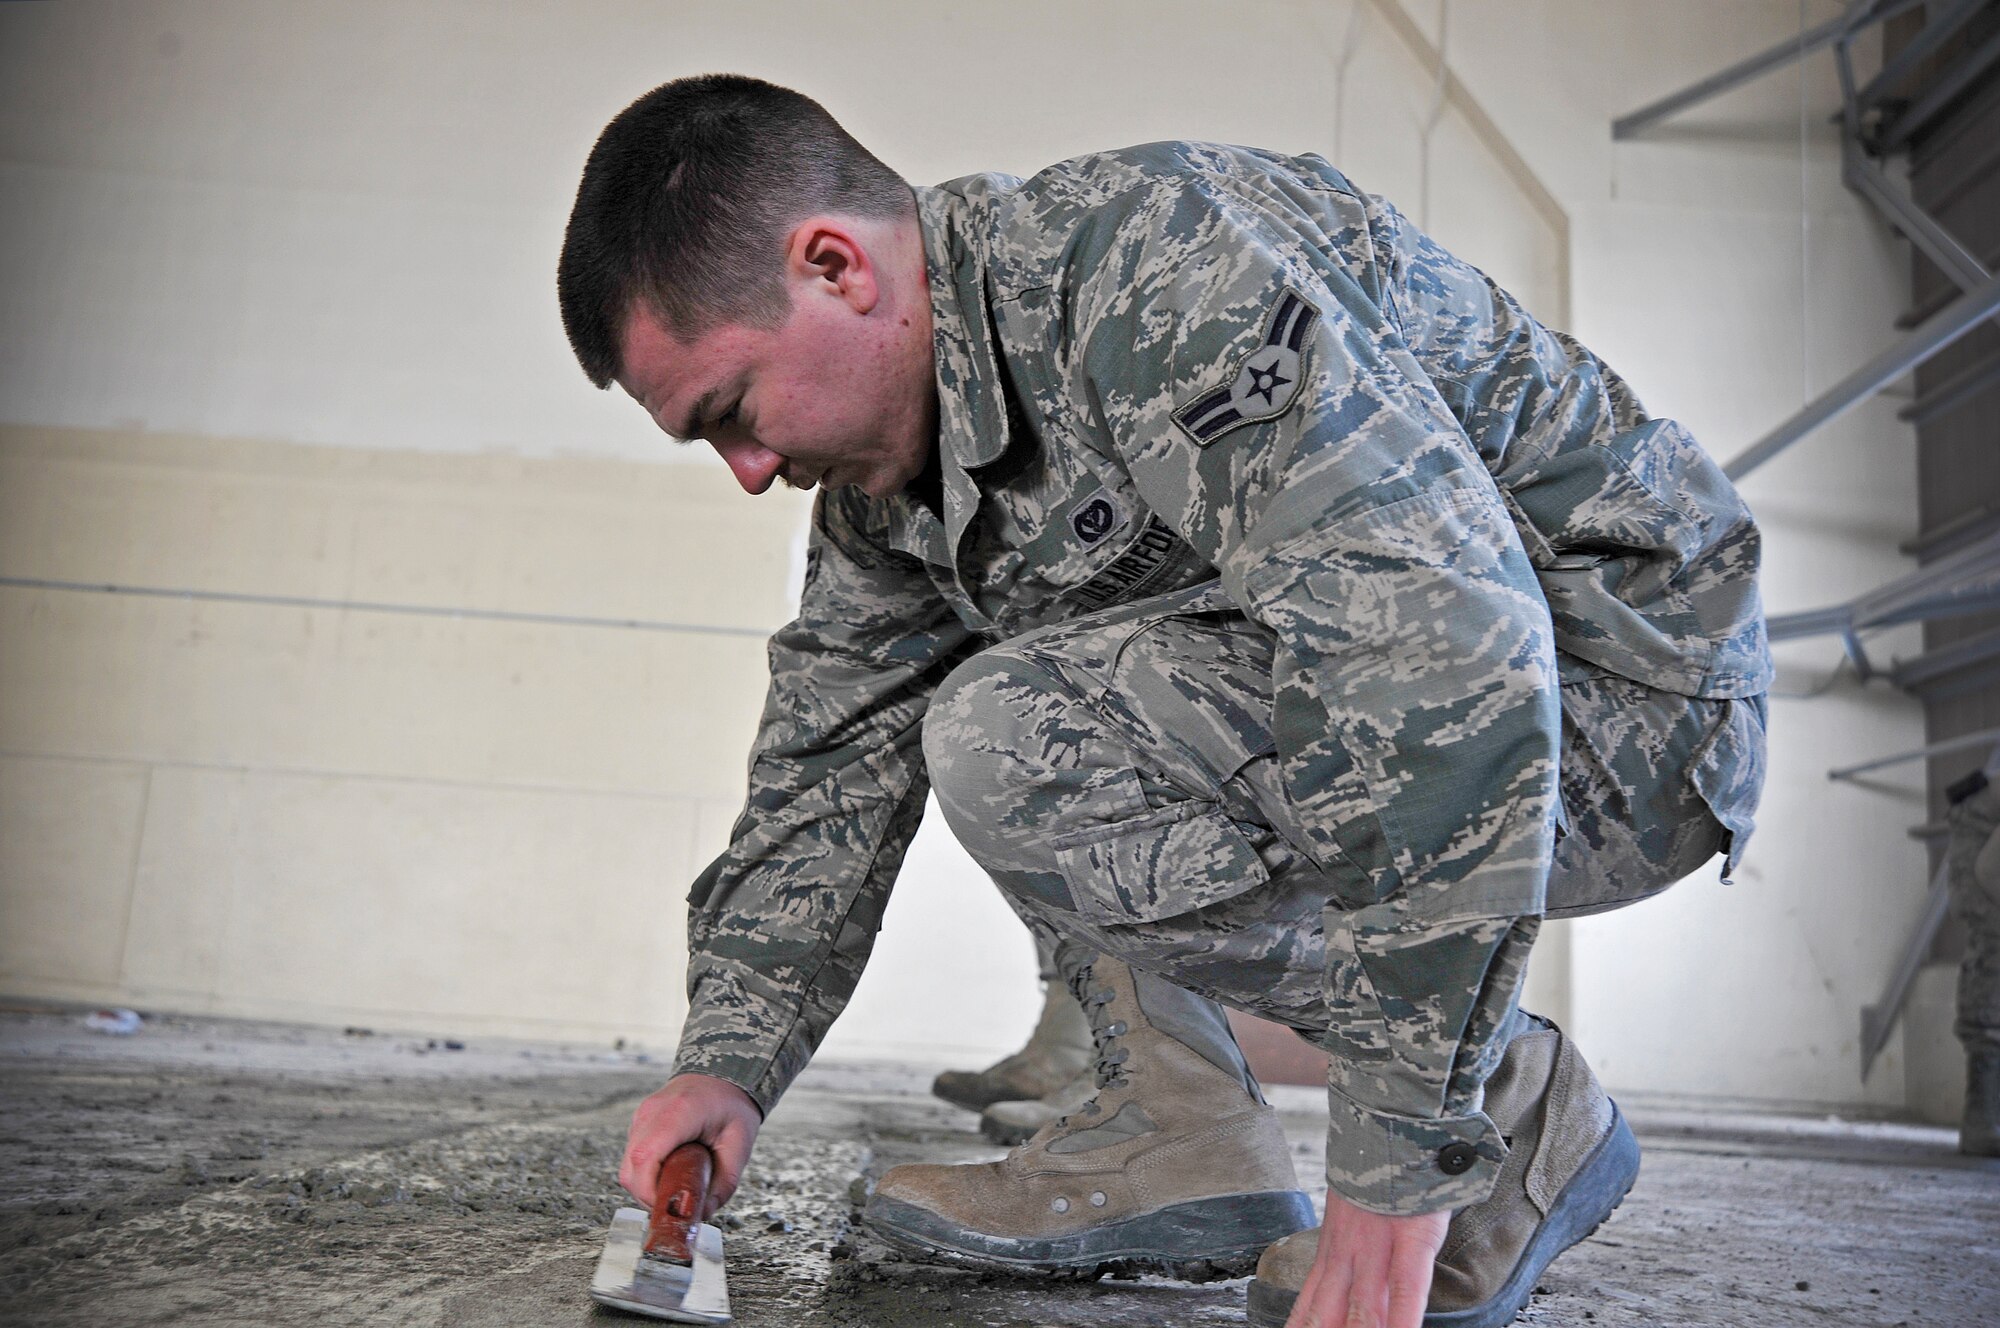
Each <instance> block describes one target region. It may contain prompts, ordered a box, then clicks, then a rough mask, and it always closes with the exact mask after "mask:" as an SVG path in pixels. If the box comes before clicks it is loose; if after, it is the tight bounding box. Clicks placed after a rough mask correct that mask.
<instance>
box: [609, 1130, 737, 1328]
mask: <svg viewBox="0 0 2000 1328" xmlns="http://www.w3.org/2000/svg"><path fill="white" fill-rule="evenodd" d="M714 1171H715V1157H714V1155H713V1154H712V1153H710V1152H709V1151H708V1149H707V1148H705V1147H703V1146H702V1145H701V1144H682V1145H681V1146H680V1147H679V1148H676V1149H675V1150H674V1151H673V1152H671V1153H669V1154H667V1160H666V1161H665V1162H663V1163H661V1164H660V1183H659V1184H658V1185H657V1186H656V1187H655V1188H654V1190H653V1196H654V1197H653V1212H652V1215H651V1216H650V1217H649V1216H648V1215H647V1214H646V1211H645V1210H644V1209H641V1208H621V1209H619V1210H618V1212H617V1213H616V1215H614V1216H613V1217H612V1219H611V1237H610V1239H608V1240H606V1241H605V1242H604V1253H603V1255H602V1256H600V1257H599V1258H598V1260H597V1275H596V1276H595V1277H593V1278H591V1279H590V1298H591V1299H592V1300H594V1301H596V1302H597V1303H598V1304H600V1305H610V1306H612V1307H614V1308H616V1309H621V1310H630V1311H631V1312H632V1313H634V1314H647V1315H651V1316H652V1317H653V1318H655V1319H671V1320H672V1321H673V1322H675V1323H728V1322H729V1285H728V1282H727V1280H726V1279H725V1278H724V1276H723V1272H722V1233H721V1232H720V1231H717V1230H716V1229H715V1228H714V1227H712V1226H709V1225H708V1224H707V1223H705V1222H703V1221H702V1220H701V1213H702V1208H703V1207H704V1206H705V1205H706V1204H707V1203H708V1181H709V1177H710V1176H711V1175H713V1174H714Z"/></svg>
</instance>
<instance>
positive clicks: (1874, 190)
mask: <svg viewBox="0 0 2000 1328" xmlns="http://www.w3.org/2000/svg"><path fill="white" fill-rule="evenodd" d="M1840 168H1841V175H1842V177H1843V178H1844V179H1845V180H1846V181H1847V186H1848V188H1850V189H1852V190H1854V191H1855V192H1856V193H1858V194H1860V195H1861V196H1862V197H1863V198H1865V199H1867V200H1868V201H1869V202H1870V203H1873V204H1874V205H1875V208H1876V210H1877V211H1879V212H1880V213H1881V214H1882V215H1883V216H1885V217H1887V218H1888V219H1889V224H1890V225H1892V226H1894V227H1895V228H1896V229H1897V230H1899V231H1901V232H1902V233H1903V235H1904V237H1905V238H1906V239H1908V240H1909V242H1910V243H1911V244H1913V245H1915V246H1916V247H1917V249H1918V250H1920V251H1921V252H1922V253H1923V255H1924V257H1926V258H1928V259H1930V260H1931V262H1933V263H1935V264H1936V265H1937V268H1938V271H1940V272H1942V273H1944V274H1945V276H1947V277H1949V278H1950V279H1951V281H1952V283H1953V284H1954V285H1956V286H1957V287H1958V288H1959V289H1960V290H1972V289H1974V288H1975V287H1977V286H1978V285H1979V284H1980V283H1981V282H1984V281H1985V280H1986V279H1987V278H1989V277H1991V276H1992V275H1993V274H1992V273H1991V272H1988V271H1987V270H1986V264H1984V263H1982V262H1980V261H1979V259H1978V257H1977V256H1976V255H1974V254H1973V252H1972V251H1971V250H1970V249H1967V248H1966V247H1965V246H1964V245H1962V244H1960V243H1959V242H1958V239H1957V237H1956V236H1954V235H1953V234H1952V233H1951V232H1950V231H1948V230H1946V229H1945V228H1944V227H1943V226H1941V225H1939V224H1938V221H1937V219H1936V218H1935V217H1933V216H1931V214H1930V213H1928V212H1926V211H1924V210H1923V209H1922V208H1920V207H1918V206H1917V205H1916V203H1914V202H1913V201H1911V200H1910V199H1909V198H1908V197H1906V196H1905V195H1904V194H1903V192H1902V191H1901V190H1899V189H1897V188H1896V187H1895V186H1894V185H1892V184H1890V183H1889V177H1888V176H1886V175H1884V174H1883V173H1882V168H1881V167H1879V166H1877V165H1876V164H1875V163H1874V162H1872V161H1870V160H1868V158H1867V157H1865V156H1863V155H1862V152H1861V145H1860V144H1858V143H1856V142H1855V141H1854V140H1853V139H1843V140H1842V141H1841V144H1840Z"/></svg>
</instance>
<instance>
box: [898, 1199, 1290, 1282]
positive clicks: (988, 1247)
mask: <svg viewBox="0 0 2000 1328" xmlns="http://www.w3.org/2000/svg"><path fill="white" fill-rule="evenodd" d="M1317 1220H1318V1219H1317V1218H1316V1217H1315V1216H1314V1214H1313V1207H1312V1200H1310V1199H1308V1198H1306V1196H1305V1195H1304V1194H1303V1193H1301V1192H1300V1191H1298V1190H1267V1191H1264V1192H1262V1193H1258V1194H1230V1195H1222V1196H1219V1197H1217V1198H1213V1199H1194V1200H1190V1201H1189V1202H1187V1203H1179V1204H1172V1205H1169V1206H1168V1207H1166V1208H1162V1209H1159V1210H1158V1211H1157V1212H1152V1213H1142V1214H1140V1215H1139V1216H1137V1217H1128V1218H1125V1219H1124V1220H1122V1221H1118V1222H1111V1223H1107V1224H1106V1225H1104V1226H1101V1227H1091V1228H1088V1229H1086V1230H1083V1231H1077V1232H1072V1233H1071V1234H1069V1235H1067V1236H1056V1237H1052V1238H1047V1239H1038V1238H1026V1239H1018V1240H1017V1239H1013V1238H1010V1237H1006V1236H989V1235H987V1234H986V1233H984V1232H980V1231H968V1230H967V1229H965V1228H964V1227H962V1226H959V1225H957V1224H956V1223H953V1222H951V1221H948V1220H947V1219H945V1218H943V1217H940V1216H939V1215H938V1214H936V1213H933V1212H931V1211H930V1210H929V1209H927V1208H919V1207H918V1206H917V1205H915V1204H910V1203H904V1202H903V1201H902V1200H900V1199H889V1198H885V1197H883V1196H881V1195H879V1194H878V1195H876V1196H875V1197H874V1198H872V1199H870V1200H869V1201H868V1207H867V1208H866V1209H865V1210H864V1211H863V1212H862V1215H861V1223H862V1225H863V1226H865V1227H867V1228H868V1229H869V1230H870V1231H872V1232H874V1233H875V1234H876V1235H877V1236H880V1237H881V1238H882V1239H883V1240H884V1241H886V1242H888V1243H889V1244H890V1245H892V1246H894V1247H895V1248H896V1249H898V1250H900V1251H902V1252H903V1253H905V1254H914V1255H917V1256H919V1257H920V1258H922V1259H923V1260H925V1261H926V1262H931V1263H945V1264H952V1265H956V1266H958V1267H962V1268H977V1269H981V1270H984V1271H987V1272H1002V1273H1030V1274H1039V1275H1042V1276H1051V1275H1052V1276H1056V1277H1074V1278H1080V1279H1084V1280H1088V1279H1091V1278H1095V1277H1101V1276H1104V1275H1105V1274H1124V1273H1133V1274H1137V1273H1159V1274H1162V1275H1164V1276H1166V1277H1172V1278H1176V1279H1178V1280H1180V1281H1183V1282H1215V1281H1221V1280H1223V1279H1225V1278H1232V1277H1244V1276H1247V1275H1248V1274H1250V1273H1252V1272H1254V1271H1256V1268H1257V1258H1258V1256H1259V1255H1261V1254H1262V1253H1263V1252H1264V1249H1265V1247H1266V1246H1268V1245H1270V1244H1271V1243H1272V1242H1273V1241H1276V1240H1281V1239H1283V1238H1284V1237H1286V1236H1289V1235H1291V1234H1292V1233H1293V1232H1294V1231H1304V1230H1305V1229H1306V1228H1308V1227H1310V1226H1312V1225H1313V1223H1314V1222H1315V1221H1317Z"/></svg>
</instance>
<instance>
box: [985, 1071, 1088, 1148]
mask: <svg viewBox="0 0 2000 1328" xmlns="http://www.w3.org/2000/svg"><path fill="white" fill-rule="evenodd" d="M1096 1096H1097V1069H1096V1067H1095V1066H1085V1067H1084V1070H1083V1073H1082V1074H1079V1075H1078V1076H1077V1077H1076V1078H1074V1079H1072V1080H1070V1081H1069V1082H1068V1083H1066V1084H1064V1085H1063V1086H1062V1087H1061V1088H1058V1089H1057V1090H1056V1091H1055V1092H1053V1093H1049V1094H1047V1095H1046V1096H1043V1097H1035V1098H1029V1099H1028V1100H1027V1101H1025V1102H995V1103H994V1104H993V1105H992V1106H990V1107H988V1108H987V1109H986V1110H984V1111H982V1112H980V1113H979V1132H980V1133H981V1134H983V1135H985V1136H986V1137H987V1138H988V1139H991V1140H992V1141H993V1142H994V1143H996V1144H1005V1145H1007V1146H1008V1147H1010V1148H1011V1147H1013V1146H1014V1145H1015V1144H1024V1143H1026V1142H1027V1141H1028V1140H1030V1139H1032V1138H1034V1137H1035V1136H1036V1135H1037V1134H1039V1133H1041V1129H1042V1127H1043V1126H1044V1125H1047V1124H1048V1123H1049V1122H1050V1121H1052V1120H1054V1119H1055V1118H1056V1117H1058V1116H1067V1115H1069V1114H1070V1113H1071V1112H1072V1111H1075V1110H1076V1109H1077V1108H1079V1107H1081V1106H1082V1105H1083V1104H1084V1103H1086V1102H1088V1101H1090V1099H1092V1098H1094V1097H1096Z"/></svg>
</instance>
